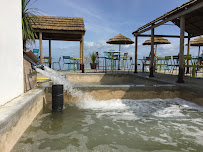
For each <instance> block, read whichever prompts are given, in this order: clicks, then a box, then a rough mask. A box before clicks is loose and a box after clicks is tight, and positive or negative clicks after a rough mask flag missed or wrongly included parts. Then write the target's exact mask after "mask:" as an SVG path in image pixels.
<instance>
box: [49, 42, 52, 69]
mask: <svg viewBox="0 0 203 152" xmlns="http://www.w3.org/2000/svg"><path fill="white" fill-rule="evenodd" d="M51 60H52V59H51V39H49V68H51Z"/></svg>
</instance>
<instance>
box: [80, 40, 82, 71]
mask: <svg viewBox="0 0 203 152" xmlns="http://www.w3.org/2000/svg"><path fill="white" fill-rule="evenodd" d="M80 70H82V39H81V40H80Z"/></svg>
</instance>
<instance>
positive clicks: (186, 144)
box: [13, 98, 203, 152]
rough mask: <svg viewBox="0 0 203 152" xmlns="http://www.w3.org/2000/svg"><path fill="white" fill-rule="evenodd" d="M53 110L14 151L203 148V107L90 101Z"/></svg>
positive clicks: (169, 102) (155, 101)
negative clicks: (57, 111) (56, 111)
mask: <svg viewBox="0 0 203 152" xmlns="http://www.w3.org/2000/svg"><path fill="white" fill-rule="evenodd" d="M50 107H51V106H49V108H47V109H46V110H45V111H44V113H43V114H41V115H40V116H38V118H37V119H36V120H35V121H33V123H32V124H31V126H30V127H29V128H28V129H27V130H26V132H25V133H24V135H23V136H22V137H21V138H20V140H19V141H18V143H17V144H16V146H15V147H14V148H13V152H16V151H19V152H23V151H24V152H27V151H37V152H46V151H64V152H67V151H71V152H76V151H79V152H83V151H99V152H100V151H103V152H108V151H122V152H131V151H133V152H134V151H136V152H142V151H154V152H155V151H156V152H157V151H167V152H170V151H188V152H192V151H198V152H200V151H202V150H203V107H200V106H197V105H195V104H192V103H189V102H187V101H185V100H182V99H178V98H176V99H164V100H162V99H145V100H125V99H123V100H121V99H120V100H108V101H94V100H89V101H85V102H82V101H81V102H75V103H69V104H67V105H65V109H64V111H63V112H62V113H52V112H51V109H50Z"/></svg>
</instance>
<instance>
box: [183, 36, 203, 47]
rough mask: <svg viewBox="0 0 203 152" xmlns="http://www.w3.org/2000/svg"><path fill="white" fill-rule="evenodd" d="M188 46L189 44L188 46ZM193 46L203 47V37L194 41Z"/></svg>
mask: <svg viewBox="0 0 203 152" xmlns="http://www.w3.org/2000/svg"><path fill="white" fill-rule="evenodd" d="M186 45H188V44H186ZM190 45H191V46H203V37H201V36H200V37H198V38H196V39H194V40H192V41H190Z"/></svg>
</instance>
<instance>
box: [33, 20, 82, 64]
mask: <svg viewBox="0 0 203 152" xmlns="http://www.w3.org/2000/svg"><path fill="white" fill-rule="evenodd" d="M33 21H34V22H32V23H33V25H32V26H33V28H34V30H35V32H36V33H37V35H38V39H39V41H40V63H41V64H42V63H43V50H42V40H49V59H50V60H49V66H51V40H61V41H80V58H81V60H80V63H81V64H84V35H85V25H84V21H83V18H76V17H55V16H37V17H36V18H33Z"/></svg>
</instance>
